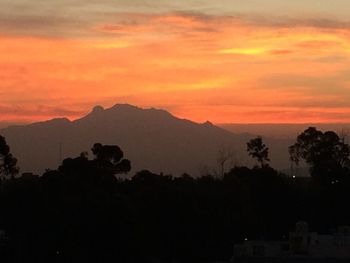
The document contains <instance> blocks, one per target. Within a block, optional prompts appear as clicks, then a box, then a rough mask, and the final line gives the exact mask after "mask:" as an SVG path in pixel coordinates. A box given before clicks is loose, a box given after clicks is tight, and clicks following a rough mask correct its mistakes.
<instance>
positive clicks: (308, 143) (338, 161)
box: [289, 127, 350, 182]
mask: <svg viewBox="0 0 350 263" xmlns="http://www.w3.org/2000/svg"><path fill="white" fill-rule="evenodd" d="M289 154H290V160H291V161H292V162H293V163H295V164H299V162H300V160H301V159H303V160H304V161H305V162H306V163H307V164H309V165H310V173H311V176H313V177H314V178H315V179H320V180H323V181H328V182H329V181H331V182H334V181H337V180H339V177H340V176H341V174H343V172H344V169H346V168H348V166H349V163H350V160H349V155H350V147H349V145H348V144H346V143H345V142H344V140H342V139H341V138H340V137H339V136H338V135H337V134H336V133H335V132H333V131H327V132H324V133H323V132H321V131H319V130H317V129H316V128H315V127H309V128H308V129H306V130H305V131H304V132H302V133H301V134H300V135H299V136H298V137H297V142H296V143H295V144H293V145H292V146H290V147H289Z"/></svg>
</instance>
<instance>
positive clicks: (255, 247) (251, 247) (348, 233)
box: [233, 222, 350, 262]
mask: <svg viewBox="0 0 350 263" xmlns="http://www.w3.org/2000/svg"><path fill="white" fill-rule="evenodd" d="M259 258H261V259H267V258H271V259H272V258H280V259H282V258H285V259H292V258H295V259H319V260H320V259H335V260H346V259H347V260H350V227H347V226H343V227H339V228H338V231H337V232H336V233H334V234H329V235H320V234H318V233H316V232H310V231H309V228H308V224H307V223H305V222H298V223H297V224H296V227H295V232H291V233H289V240H288V241H254V240H253V241H248V240H246V241H244V243H243V244H240V245H235V246H234V257H233V260H234V261H237V262H239V261H242V259H259Z"/></svg>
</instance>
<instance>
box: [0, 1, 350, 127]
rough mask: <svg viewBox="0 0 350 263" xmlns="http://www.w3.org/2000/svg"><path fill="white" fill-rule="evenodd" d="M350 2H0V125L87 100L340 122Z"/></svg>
mask: <svg viewBox="0 0 350 263" xmlns="http://www.w3.org/2000/svg"><path fill="white" fill-rule="evenodd" d="M349 9H350V2H349V1H345V0H335V1H327V0H320V1H317V2H316V1H301V0H296V1H293V2H286V1H281V0H265V1H259V0H255V1H253V0H251V1H246V0H244V1H243V0H235V1H228V0H219V1H215V2H213V1H209V0H203V1H195V0H190V1H188V0H187V1H183V0H181V1H176V2H174V1H160V0H144V1H141V0H137V1H124V0H116V1H111V0H102V1H101V0H99V1H97V0H93V1H89V2H88V3H87V2H85V1H81V0H74V1H58V0H53V1H49V2H48V1H43V0H38V1H35V2H33V1H29V0H16V1H10V0H4V1H2V9H1V10H0V17H1V18H0V22H1V23H0V43H1V44H0V54H1V55H0V63H1V70H0V76H1V83H0V94H1V97H0V121H1V122H12V123H13V122H14V123H28V122H36V121H42V120H47V119H51V118H55V117H68V118H70V119H76V118H79V117H82V116H83V115H85V114H86V113H87V112H88V111H89V110H90V108H92V107H93V106H94V105H96V104H100V105H103V106H104V107H109V106H111V105H113V104H115V103H116V102H120V103H130V104H133V105H139V106H141V107H146V108H147V107H156V108H162V109H165V110H168V111H170V112H171V113H172V114H174V115H175V116H178V117H181V118H186V119H190V120H193V121H196V122H204V121H206V120H210V121H211V122H213V123H349V122H350V92H349V89H350V77H349V76H350V74H349V72H350V67H349V59H350V20H349V18H348V10H349Z"/></svg>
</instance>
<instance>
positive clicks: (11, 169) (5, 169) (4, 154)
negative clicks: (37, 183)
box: [0, 135, 18, 178]
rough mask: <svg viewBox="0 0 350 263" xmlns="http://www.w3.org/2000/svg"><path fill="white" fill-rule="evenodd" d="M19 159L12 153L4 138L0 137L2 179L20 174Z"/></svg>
mask: <svg viewBox="0 0 350 263" xmlns="http://www.w3.org/2000/svg"><path fill="white" fill-rule="evenodd" d="M16 165H17V159H16V158H15V157H13V155H12V154H11V153H10V147H9V146H8V145H7V143H6V140H5V138H4V137H2V136H1V135H0V177H1V178H8V177H9V176H13V175H16V174H17V173H18V167H17V166H16Z"/></svg>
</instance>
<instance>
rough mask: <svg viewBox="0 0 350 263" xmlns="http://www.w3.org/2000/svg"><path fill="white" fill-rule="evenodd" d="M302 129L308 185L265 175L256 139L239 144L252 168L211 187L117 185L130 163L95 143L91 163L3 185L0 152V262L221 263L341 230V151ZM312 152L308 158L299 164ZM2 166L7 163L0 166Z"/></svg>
mask: <svg viewBox="0 0 350 263" xmlns="http://www.w3.org/2000/svg"><path fill="white" fill-rule="evenodd" d="M310 129H311V130H310ZM310 129H308V130H306V131H305V132H304V133H303V134H301V135H300V136H301V137H300V136H299V137H298V140H297V142H296V144H295V145H293V148H292V147H291V148H290V149H291V153H292V154H291V157H292V158H294V161H296V160H298V161H300V160H305V162H307V163H309V164H310V166H311V172H312V177H310V178H292V177H288V176H286V175H283V174H280V173H279V172H277V171H276V170H274V169H273V168H271V167H270V166H269V165H268V162H269V159H268V147H267V146H266V145H265V144H264V143H263V142H262V139H261V138H259V137H258V138H254V139H252V140H251V141H250V142H248V144H247V150H248V153H249V154H250V155H251V156H252V157H253V158H256V159H257V162H258V163H259V165H257V166H256V167H254V168H247V167H235V168H233V169H232V170H231V171H229V172H228V173H225V174H224V175H223V176H222V177H219V178H218V177H214V176H211V175H205V176H202V177H200V178H192V177H191V176H189V175H186V174H185V175H183V176H181V177H172V176H171V175H163V174H155V173H152V172H150V171H140V172H138V173H136V174H135V175H134V176H133V177H132V178H131V179H124V177H123V175H122V174H123V173H126V172H128V171H129V170H130V167H131V163H130V161H129V160H127V159H125V158H124V156H123V152H122V151H121V149H120V148H119V147H117V146H107V145H101V144H95V145H94V146H93V147H92V155H93V157H92V158H90V159H89V158H88V154H87V153H82V154H81V155H80V156H79V157H77V158H68V159H66V160H64V161H63V163H62V165H61V166H60V167H59V168H58V169H57V170H50V171H46V172H45V173H44V174H43V175H41V176H36V175H33V174H24V175H22V176H20V177H18V176H12V175H13V174H14V173H15V172H16V171H17V170H16V162H15V158H14V157H13V156H12V155H11V156H9V155H10V151H9V149H8V148H6V147H5V148H6V151H3V152H1V151H0V156H2V158H1V160H2V161H1V167H3V170H2V171H3V172H2V174H3V180H2V181H1V185H0V187H1V191H0V207H1V214H0V229H2V230H3V231H4V232H3V233H1V235H0V239H1V240H0V259H1V261H2V262H31V261H33V262H34V261H35V262H211V261H219V260H228V259H229V258H230V257H231V256H232V253H233V245H234V244H235V243H238V242H241V241H243V240H244V239H281V238H285V237H287V234H288V232H289V231H290V230H292V229H293V227H294V224H295V222H296V221H299V220H304V221H307V222H309V224H310V226H311V228H312V229H313V230H315V231H319V232H329V231H330V230H331V229H332V228H335V227H336V226H339V225H348V224H350V210H349V209H348V200H350V191H349V189H350V176H349V175H350V173H349V169H348V166H347V161H346V155H347V154H346V150H344V149H345V148H346V144H345V142H344V141H343V140H342V139H341V138H339V137H334V136H333V134H332V136H331V135H329V134H326V135H324V134H325V133H319V132H318V131H317V130H316V129H313V130H312V128H310ZM313 131H316V132H317V134H315V133H314V132H313ZM305 134H306V135H310V134H311V135H312V136H306V137H305ZM316 135H317V136H316ZM329 137H331V139H329ZM305 138H307V140H305ZM310 138H311V139H310ZM0 142H1V140H0ZM3 142H5V141H4V140H3ZM306 142H308V143H309V144H308V143H306ZM3 145H6V143H3ZM296 145H297V146H296ZM311 145H312V147H314V148H312V147H311ZM325 145H327V149H325V148H324V147H325ZM297 147H299V148H298V149H297ZM315 147H316V148H315ZM339 149H342V151H341V152H342V153H344V154H343V155H340V154H339V152H338V150H339ZM311 151H313V152H314V156H315V157H312V158H311V157H310V159H307V158H306V156H308V153H309V154H311ZM316 151H320V152H319V153H317V154H316V153H315V152H316ZM6 156H7V157H6ZM320 156H322V158H321V157H320ZM325 156H328V157H329V158H333V159H332V162H330V164H332V165H329V166H328V167H326V168H327V169H326V171H322V173H316V171H319V170H318V168H319V166H322V165H323V162H321V161H320V162H318V161H317V160H323V158H325ZM340 156H341V158H340ZM10 157H11V158H10ZM347 157H349V154H348V155H347ZM6 158H7V159H9V160H11V162H9V163H7V166H5V163H6V162H5V160H6ZM313 158H315V159H313ZM310 160H313V162H311V161H310ZM339 160H342V161H341V162H340V161H339ZM10 163H11V164H10ZM5 167H7V168H6V169H5ZM322 167H323V166H322ZM118 174H119V176H118V177H116V175H118Z"/></svg>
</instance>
